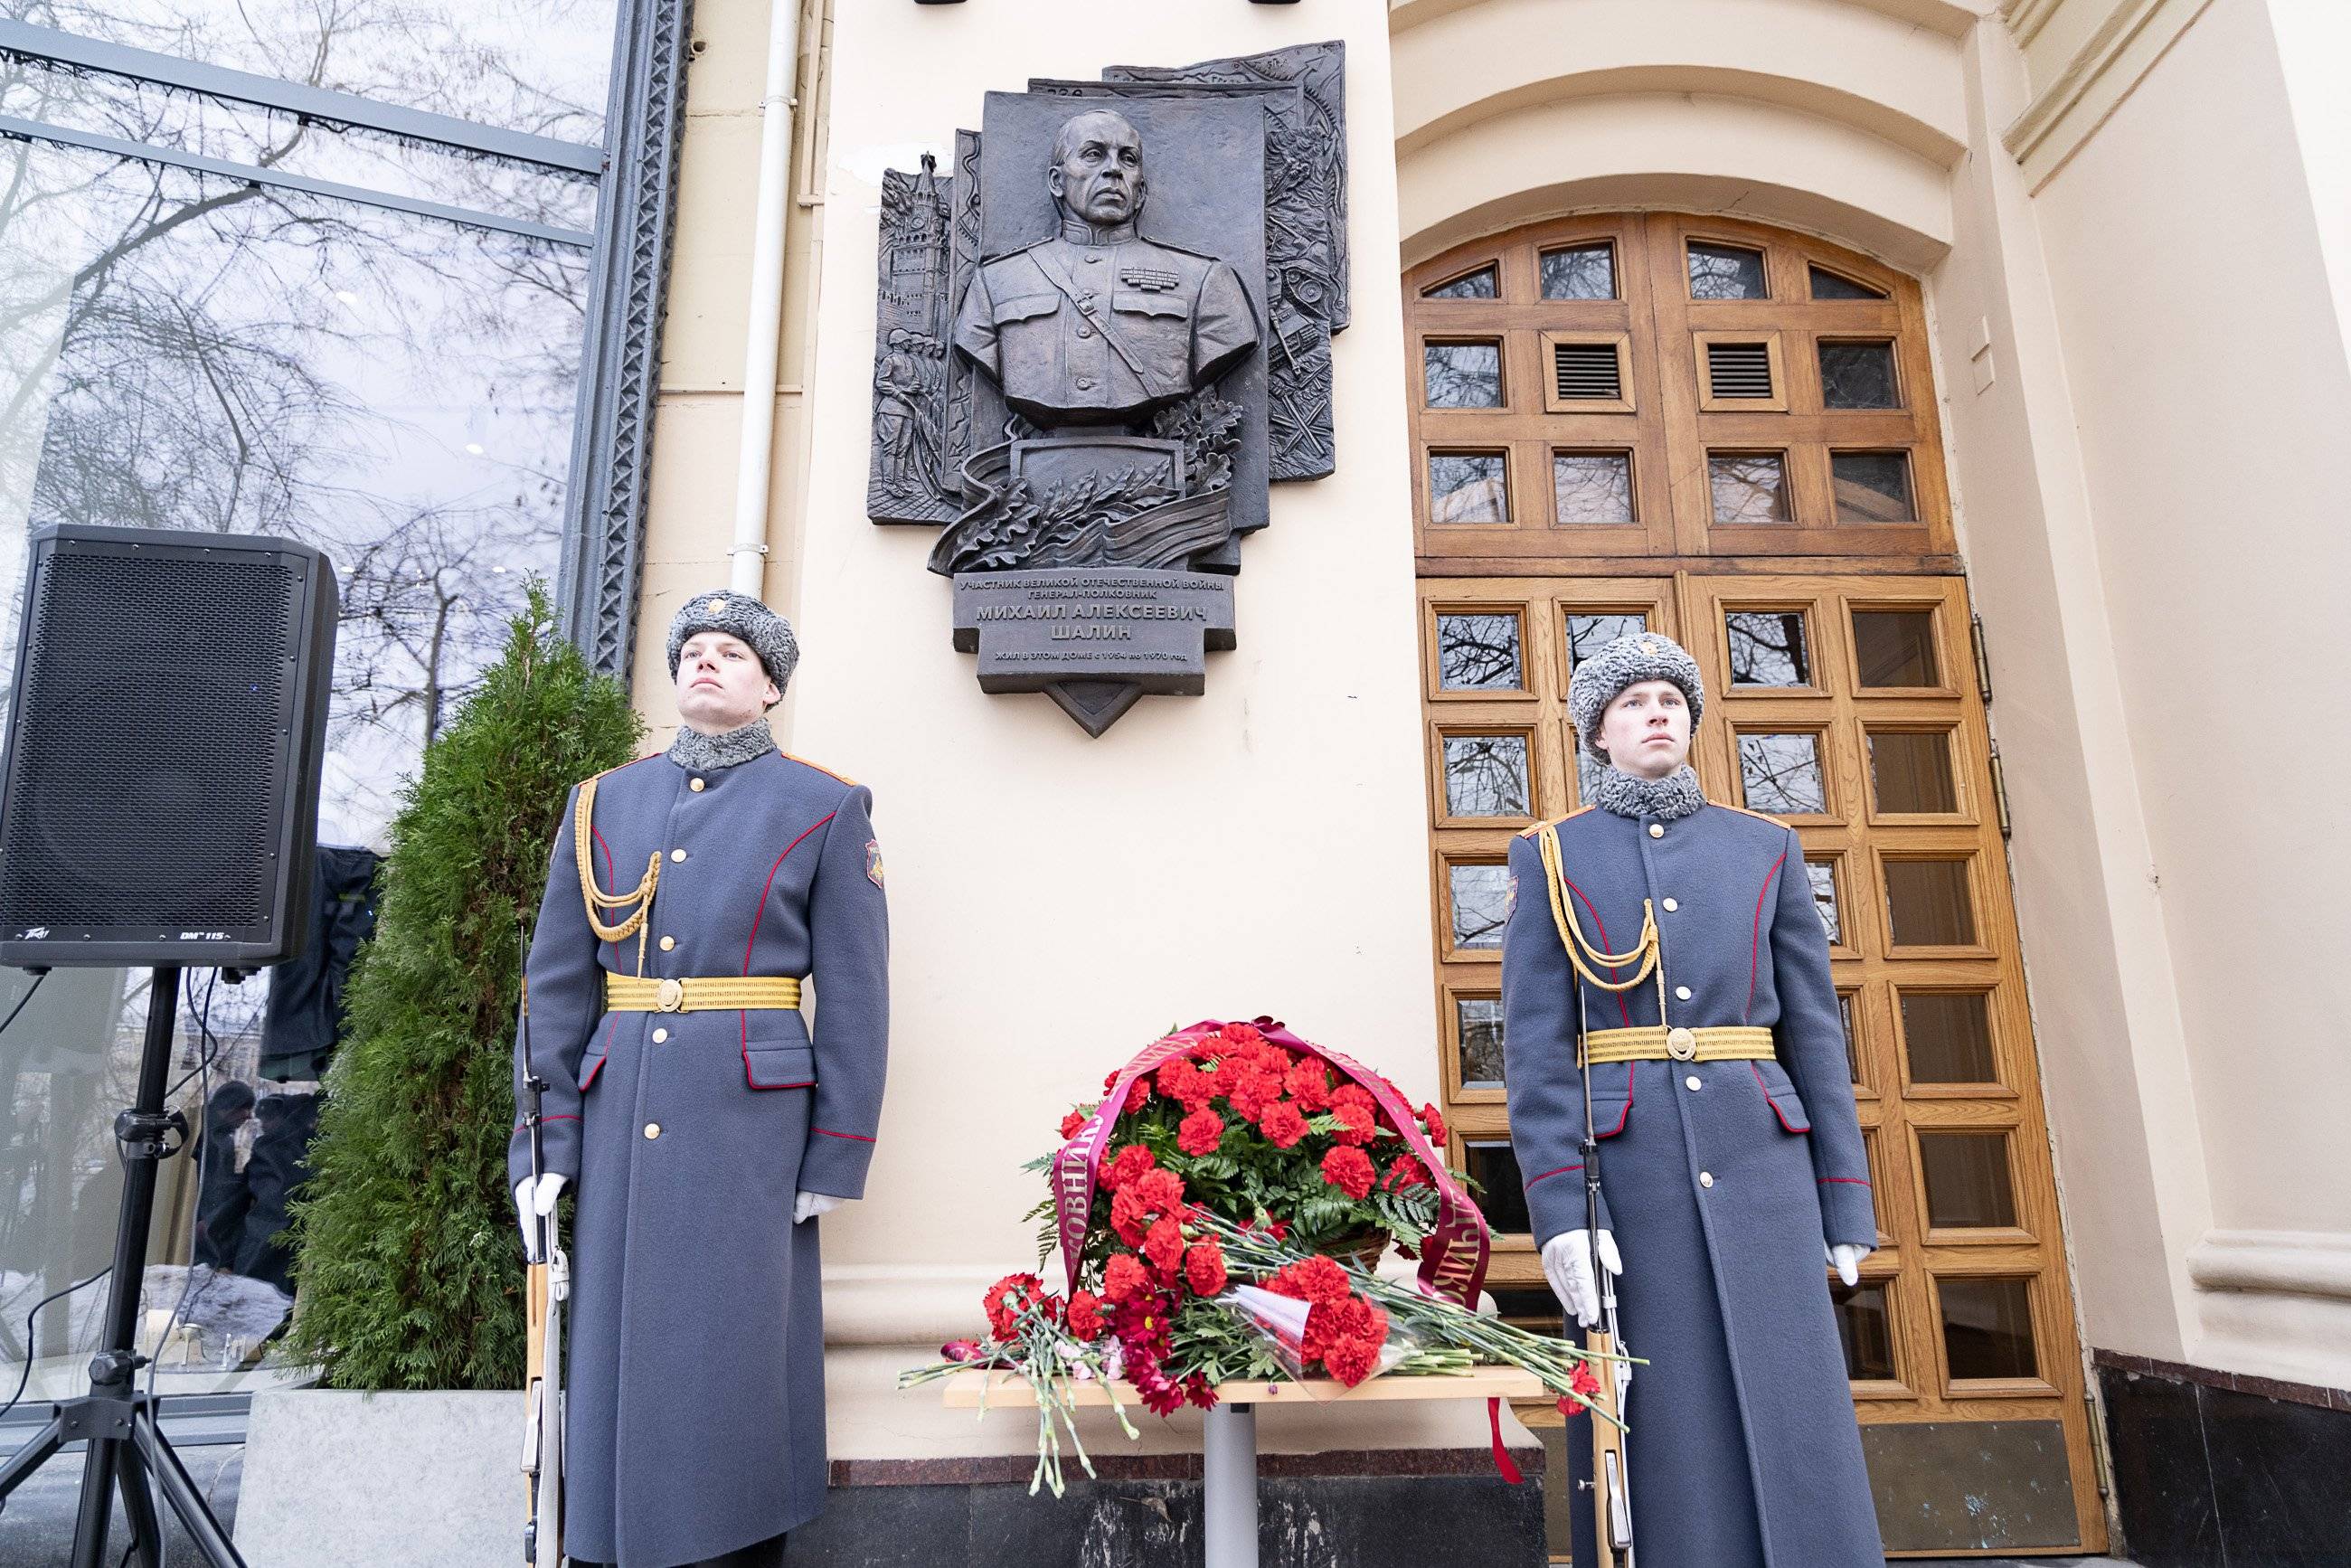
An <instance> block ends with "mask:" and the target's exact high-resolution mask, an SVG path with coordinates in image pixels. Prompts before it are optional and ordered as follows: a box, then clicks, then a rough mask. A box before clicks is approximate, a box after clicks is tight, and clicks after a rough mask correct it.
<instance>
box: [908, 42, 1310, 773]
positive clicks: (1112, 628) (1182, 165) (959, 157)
mask: <svg viewBox="0 0 2351 1568" xmlns="http://www.w3.org/2000/svg"><path fill="white" fill-rule="evenodd" d="M1343 65H1344V57H1343V53H1342V52H1341V48H1340V46H1338V45H1337V44H1318V45H1311V46H1307V47H1301V48H1297V49H1286V50H1280V51H1278V52H1276V53H1273V54H1270V55H1261V56H1252V57H1247V58H1244V59H1238V60H1219V61H1212V62H1208V63H1207V64H1206V65H1203V66H1197V67H1186V68H1179V69H1176V70H1174V71H1167V70H1160V69H1156V68H1130V67H1118V68H1113V69H1112V71H1110V72H1109V73H1107V76H1108V78H1110V79H1106V80H1104V81H1102V82H1098V83H1097V82H1045V81H1032V82H1031V83H1030V84H1029V89H1030V90H1029V91H1028V92H1024V93H990V94H988V95H987V105H986V110H985V112H984V116H983V119H982V122H981V129H980V131H978V132H977V133H974V132H971V131H958V132H957V133H956V163H955V171H954V172H953V173H952V174H951V175H942V174H941V173H940V172H939V171H938V169H937V167H936V164H935V161H934V160H932V159H929V158H925V160H924V162H923V167H922V169H921V171H920V172H917V173H914V174H906V173H903V172H899V171H895V170H893V171H891V172H889V173H888V174H887V175H886V176H885V179H884V182H883V203H882V207H883V216H882V225H883V233H882V243H881V246H880V262H879V266H880V273H881V277H880V293H879V304H878V307H877V319H876V324H875V325H876V332H875V343H876V348H875V362H874V376H873V436H872V461H871V466H870V469H869V477H868V486H867V513H868V515H869V516H870V517H872V519H873V520H874V521H875V522H877V523H911V524H927V525H930V526H933V527H936V528H939V529H940V533H939V538H938V540H937V543H936V544H935V547H934V548H933V549H932V551H931V557H930V567H931V570H934V571H936V572H939V573H941V574H943V575H946V576H947V577H950V578H952V579H953V580H954V581H955V643H956V647H957V648H959V649H963V650H965V651H967V652H970V653H977V654H978V655H979V680H980V686H981V689H982V690H984V691H989V692H1035V691H1041V692H1044V693H1046V694H1048V695H1050V696H1051V697H1052V698H1053V699H1054V700H1055V701H1056V702H1057V703H1059V704H1060V705H1061V707H1062V709H1063V710H1064V711H1066V712H1067V713H1068V714H1069V715H1070V716H1071V717H1072V718H1074V719H1076V720H1077V721H1078V723H1080V724H1081V725H1082V726H1083V727H1085V728H1086V729H1087V731H1088V732H1089V733H1091V734H1094V735H1100V734H1101V733H1102V731H1103V730H1104V729H1106V728H1108V727H1109V726H1110V725H1111V724H1112V723H1113V721H1114V720H1115V719H1116V718H1117V717H1118V716H1120V715H1121V714H1123V713H1124V712H1125V711H1126V710H1127V709H1128V708H1129V707H1131V706H1133V705H1134V701H1135V700H1136V698H1138V697H1140V696H1142V695H1145V694H1149V693H1164V694H1173V695H1198V694H1199V693H1200V692H1201V691H1202V690H1204V689H1205V683H1206V672H1207V666H1206V662H1205V654H1206V653H1207V652H1209V651H1213V650H1217V649H1228V648H1230V647H1231V646H1232V645H1233V601H1232V594H1233V574H1234V573H1236V572H1238V570H1239V569H1240V540H1241V538H1243V537H1244V536H1245V535H1247V534H1249V533H1251V532H1253V531H1255V530H1256V529H1258V528H1263V527H1265V526H1266V524H1267V522H1268V520H1269V509H1268V486H1269V485H1270V484H1271V483H1273V482H1276V481H1281V480H1291V479H1309V478H1314V477H1319V476H1322V475H1325V474H1328V473H1329V472H1331V467H1332V440H1331V374H1330V367H1331V355H1330V340H1331V333H1332V331H1333V330H1335V329H1337V328H1338V327H1339V326H1343V324H1344V320H1345V315H1344V312H1345V308H1346V288H1345V278H1344V272H1343V256H1344V254H1345V252H1344V237H1343V230H1344V213H1345V197H1344V192H1345V165H1344V162H1343V129H1344V128H1343V122H1342V119H1341V112H1342V104H1343V81H1344V77H1343Z"/></svg>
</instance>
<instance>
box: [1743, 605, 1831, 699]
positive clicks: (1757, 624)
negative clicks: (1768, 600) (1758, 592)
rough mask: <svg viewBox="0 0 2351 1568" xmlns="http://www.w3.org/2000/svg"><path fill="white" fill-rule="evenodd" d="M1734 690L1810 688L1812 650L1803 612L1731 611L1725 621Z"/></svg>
mask: <svg viewBox="0 0 2351 1568" xmlns="http://www.w3.org/2000/svg"><path fill="white" fill-rule="evenodd" d="M1722 625H1723V630H1724V632H1726V633H1728V639H1729V644H1730V684H1731V685H1734V686H1809V685H1812V684H1813V656H1812V650H1811V649H1810V648H1809V647H1808V646H1807V645H1806V643H1805V641H1804V612H1802V611H1801V610H1732V611H1728V612H1725V613H1724V615H1723V617H1722Z"/></svg>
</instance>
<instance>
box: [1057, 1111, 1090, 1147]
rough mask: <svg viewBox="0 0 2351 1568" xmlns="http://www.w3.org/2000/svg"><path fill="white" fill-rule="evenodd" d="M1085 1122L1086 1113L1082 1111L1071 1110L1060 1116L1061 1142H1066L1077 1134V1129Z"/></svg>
mask: <svg viewBox="0 0 2351 1568" xmlns="http://www.w3.org/2000/svg"><path fill="white" fill-rule="evenodd" d="M1085 1124H1086V1113H1084V1112H1083V1111H1072V1112H1071V1113H1069V1114H1068V1115H1066V1116H1064V1117H1062V1118H1061V1142H1063V1143H1065V1144H1066V1143H1068V1142H1069V1141H1070V1140H1071V1138H1074V1137H1076V1136H1077V1135H1078V1129H1079V1128H1080V1127H1082V1126H1084V1125H1085Z"/></svg>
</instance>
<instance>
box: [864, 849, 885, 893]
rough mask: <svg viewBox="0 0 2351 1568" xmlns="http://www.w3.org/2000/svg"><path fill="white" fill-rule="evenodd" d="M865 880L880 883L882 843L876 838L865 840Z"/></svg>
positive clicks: (874, 883) (875, 884)
mask: <svg viewBox="0 0 2351 1568" xmlns="http://www.w3.org/2000/svg"><path fill="white" fill-rule="evenodd" d="M865 880H866V881H868V882H870V883H872V884H873V885H874V886H876V887H879V886H881V885H882V844H881V841H879V840H876V839H868V840H866V841H865Z"/></svg>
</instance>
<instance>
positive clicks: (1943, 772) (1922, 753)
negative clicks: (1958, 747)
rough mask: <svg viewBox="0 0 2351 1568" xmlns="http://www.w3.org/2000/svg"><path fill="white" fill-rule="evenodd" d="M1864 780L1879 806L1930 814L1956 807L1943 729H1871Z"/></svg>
mask: <svg viewBox="0 0 2351 1568" xmlns="http://www.w3.org/2000/svg"><path fill="white" fill-rule="evenodd" d="M1869 779H1870V787H1871V789H1874V790H1875V791H1876V797H1877V809H1878V810H1881V811H1886V812H1895V813H1910V814H1913V815H1926V816H1934V815H1949V814H1950V813H1952V812H1954V811H1957V810H1959V780H1958V779H1955V778H1953V777H1952V775H1951V737H1950V735H1949V732H1948V731H1946V730H1939V729H1928V730H1909V729H1874V730H1871V731H1870V732H1869Z"/></svg>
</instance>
